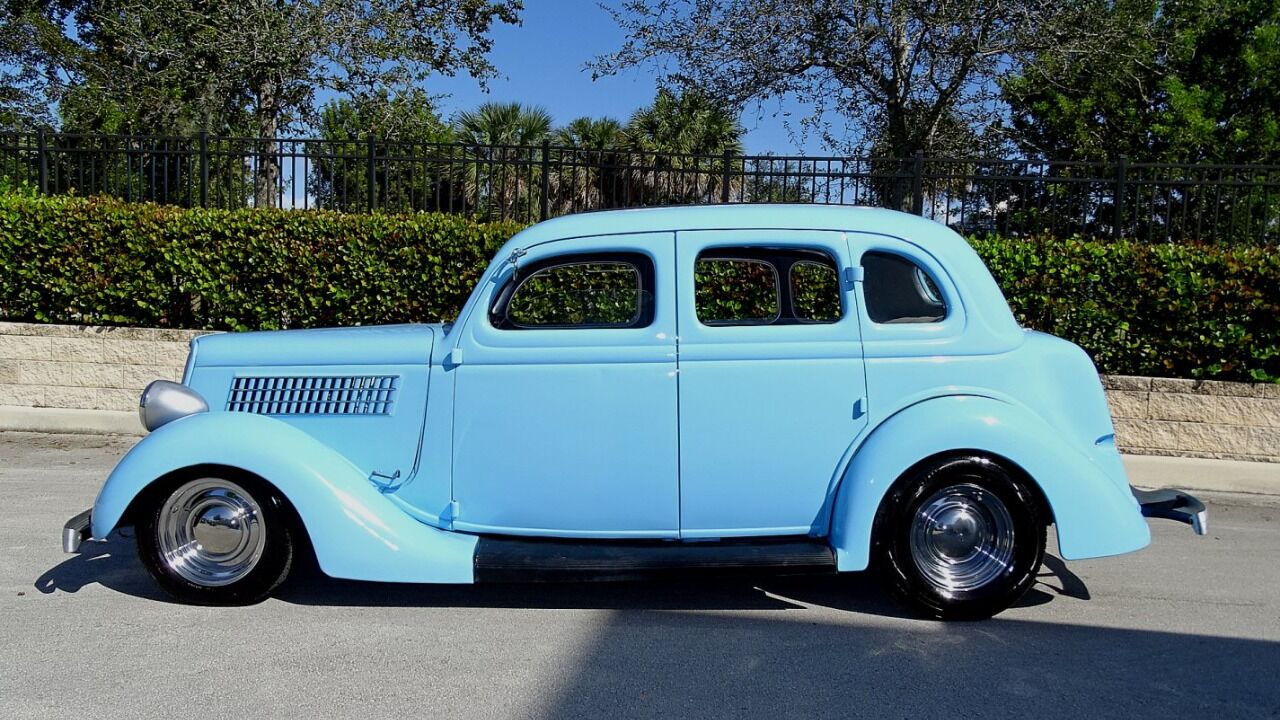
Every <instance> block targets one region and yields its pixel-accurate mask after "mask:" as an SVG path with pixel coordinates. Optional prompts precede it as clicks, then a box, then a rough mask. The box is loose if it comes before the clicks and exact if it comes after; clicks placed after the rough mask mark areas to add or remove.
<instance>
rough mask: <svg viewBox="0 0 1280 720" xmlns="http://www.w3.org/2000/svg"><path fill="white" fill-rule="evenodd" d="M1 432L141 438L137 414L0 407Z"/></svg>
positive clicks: (14, 406) (112, 411) (115, 411)
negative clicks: (134, 436) (137, 436)
mask: <svg viewBox="0 0 1280 720" xmlns="http://www.w3.org/2000/svg"><path fill="white" fill-rule="evenodd" d="M0 430H14V431H19V432H40V433H70V434H77V435H142V434H143V428H142V423H141V422H140V421H139V420H138V413H136V412H123V411H119V410H75V409H69V408H33V407H20V406H16V405H0Z"/></svg>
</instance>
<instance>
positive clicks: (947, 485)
mask: <svg viewBox="0 0 1280 720" xmlns="http://www.w3.org/2000/svg"><path fill="white" fill-rule="evenodd" d="M876 543H877V547H876V559H877V561H878V563H879V565H880V568H881V571H882V574H883V575H884V577H885V578H886V580H887V581H888V583H889V585H890V587H891V589H892V590H893V591H894V594H895V595H897V596H898V597H900V598H901V599H903V600H905V601H906V602H907V603H908V604H909V605H911V606H913V607H914V608H915V609H916V610H918V611H920V612H922V613H923V614H925V615H927V616H930V617H934V618H938V619H943V620H956V619H978V618H985V617H990V616H992V615H995V614H996V613H998V612H1001V611H1002V610H1004V609H1006V608H1008V607H1009V606H1010V605H1012V604H1013V603H1014V602H1016V601H1017V600H1018V599H1019V598H1020V597H1022V595H1023V594H1024V593H1025V592H1026V591H1027V590H1028V589H1030V587H1031V586H1032V585H1033V584H1034V583H1035V580H1036V573H1037V572H1039V570H1040V563H1041V561H1042V560H1043V559H1044V547H1045V520H1044V518H1043V516H1042V513H1041V511H1040V503H1039V500H1038V498H1037V497H1036V495H1035V494H1034V493H1033V492H1032V491H1031V489H1030V488H1028V487H1027V486H1026V485H1025V484H1024V483H1023V482H1021V481H1020V479H1018V478H1017V477H1015V476H1014V475H1013V474H1012V473H1010V472H1009V471H1008V470H1007V469H1006V468H1004V467H1003V466H1001V465H1000V464H998V463H996V462H994V461H992V460H990V459H988V458H983V457H976V456H974V457H952V458H945V459H941V460H937V461H933V462H930V463H927V464H926V465H924V466H922V467H920V468H918V469H916V470H915V471H913V472H912V473H911V475H910V476H908V477H904V478H903V481H902V482H901V483H899V484H898V485H897V486H896V487H895V489H894V491H893V492H892V493H891V494H890V496H889V497H888V498H887V500H886V504H885V506H884V508H883V509H882V514H881V516H880V518H879V521H878V523H877V531H876Z"/></svg>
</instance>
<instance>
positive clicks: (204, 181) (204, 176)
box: [200, 130, 209, 208]
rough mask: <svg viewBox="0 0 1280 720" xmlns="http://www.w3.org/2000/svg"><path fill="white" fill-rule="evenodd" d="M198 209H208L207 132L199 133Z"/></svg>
mask: <svg viewBox="0 0 1280 720" xmlns="http://www.w3.org/2000/svg"><path fill="white" fill-rule="evenodd" d="M200 207H202V208H207V207H209V131H208V130H201V131H200Z"/></svg>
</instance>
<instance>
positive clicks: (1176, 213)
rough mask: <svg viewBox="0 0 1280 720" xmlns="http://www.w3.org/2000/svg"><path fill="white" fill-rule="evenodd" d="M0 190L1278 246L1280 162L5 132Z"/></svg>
mask: <svg viewBox="0 0 1280 720" xmlns="http://www.w3.org/2000/svg"><path fill="white" fill-rule="evenodd" d="M0 182H3V183H7V184H9V185H11V186H12V185H14V184H26V185H27V186H30V187H32V188H35V189H36V190H37V191H38V192H41V193H49V194H57V193H76V194H79V195H93V194H109V195H114V196H117V197H121V198H124V199H126V200H146V201H153V202H158V203H166V204H177V205H184V206H203V207H218V208H242V207H266V206H270V207H280V208H327V209H337V210H344V211H353V212H362V211H377V210H386V211H395V212H407V211H424V210H434V211H443V212H457V213H467V214H471V215H475V216H478V217H482V218H487V219H497V218H504V219H513V220H519V221H526V222H528V221H534V220H539V219H545V218H548V217H552V216H556V215H563V214H567V213H573V212H581V211H585V210H596V209H603V208H621V207H642V206H648V205H671V204H700V203H761V202H811V203H822V204H838V205H873V206H882V207H892V208H897V209H901V210H907V211H909V212H914V213H917V214H920V215H924V216H926V217H930V218H933V219H935V220H938V221H939V222H943V223H945V224H947V225H950V226H951V227H953V228H955V229H957V230H959V231H961V232H966V233H986V232H993V233H1002V234H1007V235H1013V236H1026V235H1034V234H1040V233H1046V234H1056V235H1071V234H1079V235H1084V236H1091V237H1130V238H1137V239H1140V240H1146V241H1153V242H1162V241H1183V240H1206V241H1211V242H1247V243H1275V242H1276V241H1277V240H1278V239H1280V166H1275V165H1203V164H1199V165H1178V164H1166V163H1130V162H1128V161H1127V160H1126V159H1125V158H1123V157H1121V158H1119V159H1118V160H1117V161H1115V162H1070V161H1040V160H1025V159H1022V160H1011V159H989V158H977V159H949V158H932V157H924V156H923V155H916V156H915V157H911V158H870V157H813V156H780V155H733V154H728V153H726V154H723V155H713V156H706V155H684V154H674V153H655V152H635V151H628V150H624V149H589V148H578V147H560V146H554V145H550V144H547V143H543V144H541V145H534V146H472V145H461V144H433V143H420V142H403V141H384V140H379V139H377V138H373V137H368V138H353V139H350V140H331V139H302V138H280V139H271V140H261V139H254V138H234V137H214V136H210V135H207V134H200V135H197V136H195V137H149V136H148V137H135V136H102V135H74V134H55V133H46V132H34V133H8V134H0Z"/></svg>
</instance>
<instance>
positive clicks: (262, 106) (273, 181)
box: [253, 80, 280, 208]
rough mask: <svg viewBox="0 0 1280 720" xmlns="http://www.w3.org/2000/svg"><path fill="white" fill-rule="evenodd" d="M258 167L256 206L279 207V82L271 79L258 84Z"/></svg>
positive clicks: (255, 187)
mask: <svg viewBox="0 0 1280 720" xmlns="http://www.w3.org/2000/svg"><path fill="white" fill-rule="evenodd" d="M257 116H258V117H257V120H258V167H257V170H256V171H255V172H254V178H253V206H254V207H258V208H273V207H276V205H277V204H278V200H279V193H278V192H277V187H278V183H279V180H280V157H279V155H278V145H277V144H276V132H277V131H278V130H279V123H280V119H279V110H278V108H277V107H276V86H275V83H274V82H272V81H270V80H265V81H263V82H262V83H260V84H259V85H258V108H257Z"/></svg>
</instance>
